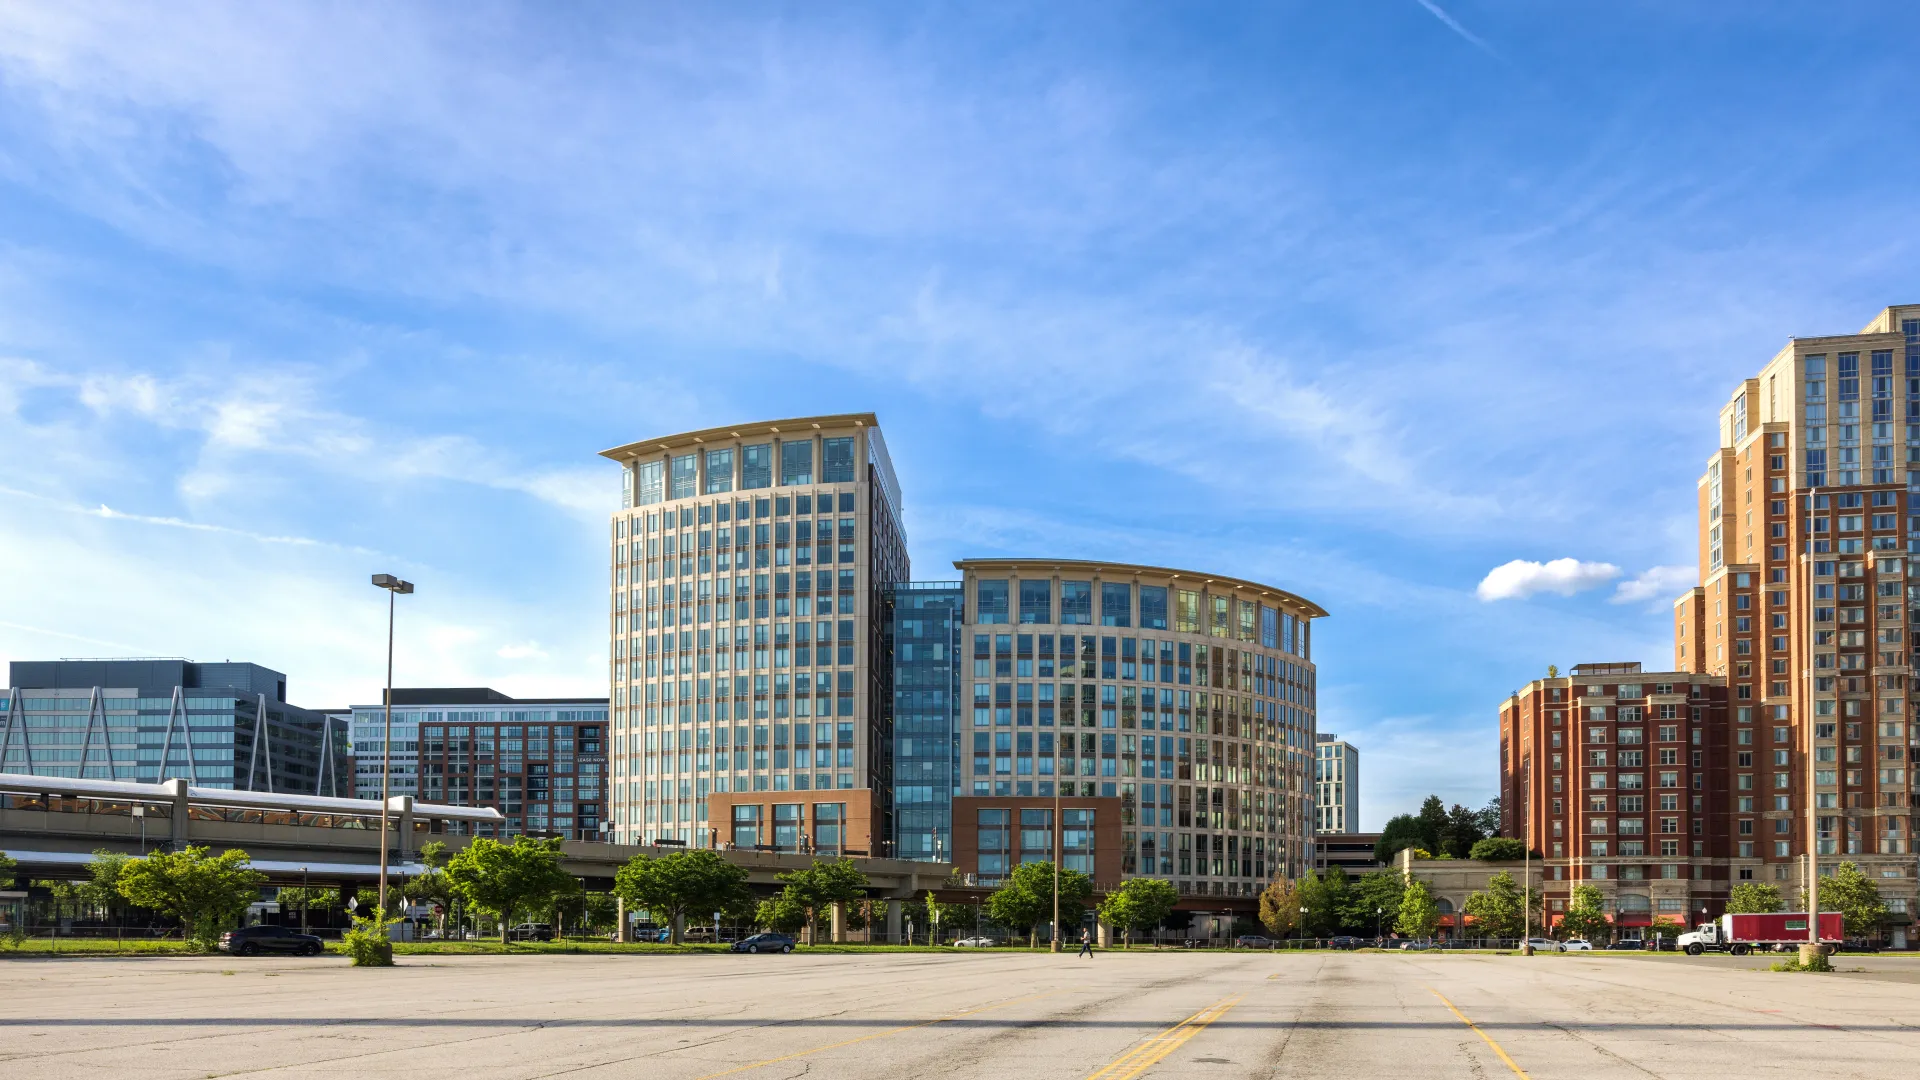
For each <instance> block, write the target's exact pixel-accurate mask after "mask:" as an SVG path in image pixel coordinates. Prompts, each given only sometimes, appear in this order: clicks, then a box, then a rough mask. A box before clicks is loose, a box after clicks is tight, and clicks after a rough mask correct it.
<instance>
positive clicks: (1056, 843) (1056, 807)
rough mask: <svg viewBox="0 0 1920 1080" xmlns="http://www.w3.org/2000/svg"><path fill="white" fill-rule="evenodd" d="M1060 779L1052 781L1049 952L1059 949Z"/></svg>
mask: <svg viewBox="0 0 1920 1080" xmlns="http://www.w3.org/2000/svg"><path fill="white" fill-rule="evenodd" d="M1061 848H1062V837H1061V835H1060V781H1058V780H1055V781H1054V782H1053V932H1052V933H1051V934H1050V935H1049V936H1050V937H1051V938H1052V940H1051V941H1049V942H1048V943H1047V946H1048V951H1049V952H1059V951H1060V855H1061Z"/></svg>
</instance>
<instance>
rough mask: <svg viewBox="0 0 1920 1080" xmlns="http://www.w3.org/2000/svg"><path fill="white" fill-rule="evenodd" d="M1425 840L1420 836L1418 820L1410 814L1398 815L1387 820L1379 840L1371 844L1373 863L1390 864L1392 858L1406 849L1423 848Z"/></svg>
mask: <svg viewBox="0 0 1920 1080" xmlns="http://www.w3.org/2000/svg"><path fill="white" fill-rule="evenodd" d="M1425 845H1426V840H1425V838H1423V837H1422V836H1421V835H1420V819H1419V818H1416V817H1414V816H1413V815H1412V814H1400V815H1398V816H1396V817H1392V818H1389V819H1388V820H1387V824H1386V826H1385V827H1383V828H1382V829H1381V830H1380V839H1378V840H1376V841H1374V843H1373V861H1374V862H1377V863H1392V862H1393V859H1394V856H1396V855H1398V854H1400V852H1402V851H1404V850H1405V849H1407V848H1423V847H1425Z"/></svg>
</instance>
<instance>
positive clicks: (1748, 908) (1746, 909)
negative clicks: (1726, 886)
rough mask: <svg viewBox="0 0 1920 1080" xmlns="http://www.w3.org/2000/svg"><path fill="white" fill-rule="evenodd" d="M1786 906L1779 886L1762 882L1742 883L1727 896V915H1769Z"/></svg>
mask: <svg viewBox="0 0 1920 1080" xmlns="http://www.w3.org/2000/svg"><path fill="white" fill-rule="evenodd" d="M1785 906H1786V901H1785V900H1783V899H1781V896H1780V886H1778V885H1770V884H1768V883H1766V882H1762V881H1743V882H1741V883H1739V884H1738V885H1735V886H1734V887H1733V891H1732V892H1730V893H1728V894H1727V911H1728V913H1729V914H1761V915H1766V914H1771V913H1772V912H1775V911H1779V910H1780V909H1781V908H1783V907H1785Z"/></svg>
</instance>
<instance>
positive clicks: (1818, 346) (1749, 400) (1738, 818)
mask: <svg viewBox="0 0 1920 1080" xmlns="http://www.w3.org/2000/svg"><path fill="white" fill-rule="evenodd" d="M1719 443H1720V445H1719V449H1717V450H1716V451H1715V452H1714V453H1713V455H1712V456H1711V457H1710V458H1708V460H1707V468H1706V473H1705V474H1704V475H1703V476H1702V477H1701V478H1700V485H1699V512H1700V567H1701V581H1700V585H1699V586H1698V587H1697V588H1694V589H1692V590H1690V591H1689V592H1688V593H1687V594H1686V595H1685V596H1682V597H1681V598H1680V599H1679V601H1678V602H1677V603H1676V605H1675V608H1674V666H1675V667H1676V668H1677V669H1678V670H1680V671H1682V672H1694V673H1701V674H1710V675H1715V676H1720V677H1722V678H1724V679H1725V684H1726V686H1727V712H1728V728H1729V735H1730V740H1731V741H1730V745H1729V746H1728V747H1727V753H1728V756H1729V762H1728V780H1729V783H1728V784H1727V785H1726V792H1725V795H1724V796H1718V795H1717V794H1716V797H1723V798H1724V799H1725V801H1726V805H1725V806H1723V807H1719V808H1716V809H1718V810H1719V811H1721V812H1723V813H1724V814H1725V816H1726V821H1727V827H1728V829H1729V832H1730V839H1731V841H1732V844H1733V847H1732V850H1731V851H1730V852H1729V856H1728V861H1729V872H1730V878H1731V880H1732V881H1733V882H1734V883H1738V882H1739V881H1742V880H1762V881H1769V882H1773V883H1776V884H1779V885H1782V886H1786V887H1788V888H1786V889H1784V890H1783V891H1786V892H1787V893H1788V895H1794V893H1795V892H1796V891H1797V889H1798V887H1799V884H1800V881H1801V877H1802V866H1803V860H1804V856H1805V854H1806V852H1807V843H1808V837H1807V835H1806V832H1807V830H1806V817H1807V813H1806V811H1807V800H1808V799H1809V798H1811V799H1812V800H1813V805H1814V807H1815V810H1816V816H1817V819H1818V832H1819V835H1818V837H1817V841H1818V853H1819V854H1820V855H1821V856H1823V857H1825V861H1824V863H1823V865H1824V866H1831V865H1832V864H1833V863H1834V862H1838V861H1840V860H1842V859H1848V860H1852V861H1854V862H1857V863H1858V864H1859V865H1860V866H1861V868H1862V869H1863V870H1864V871H1866V873H1867V874H1868V875H1869V876H1872V877H1875V878H1882V877H1885V878H1887V879H1888V881H1887V883H1888V884H1890V885H1891V884H1894V883H1895V882H1894V879H1896V878H1904V879H1905V880H1904V881H1900V882H1898V886H1900V887H1898V888H1895V889H1893V890H1890V891H1893V892H1910V891H1911V888H1910V886H1911V884H1912V876H1913V873H1914V848H1913V846H1912V844H1913V839H1912V838H1913V830H1914V814H1915V806H1916V800H1915V796H1914V791H1915V790H1916V789H1915V787H1914V779H1915V778H1914V764H1915V755H1916V749H1915V747H1916V746H1920V743H1917V742H1916V740H1915V737H1914V733H1913V722H1914V719H1915V712H1916V710H1915V706H1914V704H1913V693H1912V689H1913V688H1912V687H1911V686H1910V681H1911V679H1912V676H1913V666H1914V662H1915V659H1916V657H1915V654H1914V652H1913V650H1914V648H1915V643H1914V641H1913V640H1912V638H1911V633H1912V630H1911V628H1910V624H1911V623H1913V622H1914V621H1915V620H1916V618H1920V584H1915V585H1910V580H1911V579H1913V578H1914V576H1915V574H1916V573H1920V505H1916V502H1915V501H1916V500H1920V305H1909V306H1902V307H1890V308H1887V309H1885V310H1884V311H1882V312H1881V313H1880V314H1879V315H1878V316H1877V317H1875V318H1874V319H1873V321H1872V322H1870V323H1868V324H1867V326H1866V327H1865V328H1864V329H1862V330H1861V331H1860V332H1859V333H1857V334H1845V335H1838V336H1832V337H1812V338H1794V339H1793V340H1791V341H1789V342H1788V343H1787V345H1786V347H1784V348H1782V349H1781V350H1780V352H1779V353H1778V354H1777V355H1775V356H1774V357H1773V359H1772V360H1771V361H1769V362H1768V363H1767V364H1766V366H1765V367H1763V368H1761V370H1760V373H1759V374H1758V375H1757V376H1755V377H1754V378H1750V379H1747V380H1745V381H1744V382H1742V383H1741V384H1740V385H1739V386H1738V387H1736V388H1735V390H1734V393H1733V396H1732V399H1731V400H1730V401H1729V402H1728V403H1727V405H1726V406H1725V407H1724V408H1722V409H1721V411H1720V439H1719ZM1910 550H1911V551H1913V552H1914V553H1915V556H1914V557H1913V558H1911V559H1910V558H1909V554H1908V553H1909V551H1910ZM1910 605H1911V606H1910ZM1809 726H1810V727H1809ZM1809 751H1811V753H1812V756H1813V761H1812V763H1811V765H1812V768H1811V770H1809V768H1808V762H1807V759H1806V755H1807V753H1808V752H1809ZM1809 771H1811V781H1812V784H1811V789H1809V786H1808V781H1809Z"/></svg>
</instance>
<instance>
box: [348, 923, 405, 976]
mask: <svg viewBox="0 0 1920 1080" xmlns="http://www.w3.org/2000/svg"><path fill="white" fill-rule="evenodd" d="M398 921H399V920H398V919H388V918H382V917H381V916H380V915H379V914H378V913H377V912H376V913H375V914H374V915H373V916H372V917H371V918H361V917H360V916H358V915H356V916H354V919H353V929H351V930H348V931H347V932H346V933H344V934H341V935H340V944H341V946H342V947H343V948H344V949H345V950H346V953H347V955H348V956H350V957H352V958H353V966H354V967H392V966H393V938H392V937H391V936H389V934H388V930H389V929H390V928H391V927H392V926H393V924H394V923H396V922H398Z"/></svg>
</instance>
